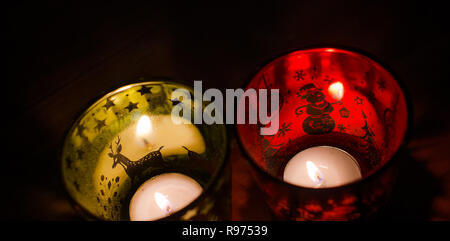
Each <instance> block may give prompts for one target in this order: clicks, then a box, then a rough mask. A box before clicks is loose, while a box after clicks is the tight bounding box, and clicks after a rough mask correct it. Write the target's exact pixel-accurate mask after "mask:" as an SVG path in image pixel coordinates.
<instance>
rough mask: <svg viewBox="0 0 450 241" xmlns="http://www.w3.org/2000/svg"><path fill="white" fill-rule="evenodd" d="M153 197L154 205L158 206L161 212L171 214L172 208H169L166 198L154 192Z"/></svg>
mask: <svg viewBox="0 0 450 241" xmlns="http://www.w3.org/2000/svg"><path fill="white" fill-rule="evenodd" d="M154 196H155V202H156V205H158V207H159V208H160V209H161V210H163V211H165V212H167V213H170V212H172V208H171V205H170V202H169V199H167V196H165V195H163V194H161V193H160V192H155V195H154Z"/></svg>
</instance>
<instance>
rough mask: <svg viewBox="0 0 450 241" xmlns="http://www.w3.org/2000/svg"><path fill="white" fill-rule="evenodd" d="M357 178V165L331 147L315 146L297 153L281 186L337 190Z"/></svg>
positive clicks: (349, 156)
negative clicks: (284, 184)
mask: <svg viewBox="0 0 450 241" xmlns="http://www.w3.org/2000/svg"><path fill="white" fill-rule="evenodd" d="M361 178H362V174H361V169H360V168H359V164H358V162H357V161H356V160H355V159H354V158H353V157H352V156H351V155H350V154H348V153H347V152H345V151H343V150H341V149H339V148H337V147H332V146H315V147H311V148H308V149H306V150H303V151H301V152H299V153H297V154H296V155H295V156H294V157H292V159H291V160H289V162H288V163H287V165H286V168H285V169H284V174H283V180H284V181H285V182H287V183H290V184H293V185H297V186H302V187H311V188H326V187H337V186H342V185H345V184H347V183H350V182H353V181H356V180H358V179H361Z"/></svg>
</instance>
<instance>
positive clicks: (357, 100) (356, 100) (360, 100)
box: [355, 96, 363, 105]
mask: <svg viewBox="0 0 450 241" xmlns="http://www.w3.org/2000/svg"><path fill="white" fill-rule="evenodd" d="M355 102H356V104H357V105H362V103H363V99H361V98H359V96H356V98H355Z"/></svg>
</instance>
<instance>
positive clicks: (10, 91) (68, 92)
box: [0, 1, 450, 220]
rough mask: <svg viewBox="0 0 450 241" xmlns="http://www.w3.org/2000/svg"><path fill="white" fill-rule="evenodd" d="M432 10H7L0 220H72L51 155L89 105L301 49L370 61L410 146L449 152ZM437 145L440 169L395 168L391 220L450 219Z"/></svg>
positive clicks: (217, 81)
mask: <svg viewBox="0 0 450 241" xmlns="http://www.w3.org/2000/svg"><path fill="white" fill-rule="evenodd" d="M161 2H162V1H161ZM440 2H441V1H405V2H395V3H391V2H390V1H386V2H373V1H289V2H285V1H283V2H281V1H280V2H263V1H251V2H245V3H243V2H233V3H232V2H228V1H225V2H220V3H215V4H214V5H209V4H205V3H201V2H197V1H187V2H186V3H177V2H170V3H160V2H151V3H145V4H143V3H125V1H120V2H112V3H111V2H108V3H106V2H104V3H90V2H89V3H81V2H79V1H77V2H75V3H62V2H60V1H36V2H31V1H17V2H16V3H13V4H10V5H9V6H8V19H7V25H8V33H7V40H8V42H7V44H6V46H5V47H6V51H7V52H8V57H7V64H8V66H7V67H8V75H7V76H8V81H6V86H5V87H4V88H5V89H4V90H6V93H7V94H6V96H3V101H2V103H3V107H4V111H3V115H2V116H3V119H4V120H5V121H6V124H4V125H3V128H4V129H5V130H6V132H5V135H2V139H3V143H4V144H2V146H3V148H5V147H6V150H7V152H6V153H8V152H9V153H10V154H9V155H6V153H5V155H4V156H3V158H2V160H1V161H0V162H2V163H1V164H0V165H1V168H2V170H3V172H2V174H1V176H2V184H3V188H2V191H1V193H2V197H1V200H2V201H1V202H2V204H1V207H2V210H1V211H0V213H1V214H0V215H1V218H2V219H35V220H43V219H44V220H61V219H63V220H66V219H78V218H79V217H78V216H77V214H75V213H74V212H73V210H72V208H71V207H70V205H69V203H68V201H67V196H66V194H65V192H64V188H63V186H62V184H61V181H60V171H59V154H60V153H59V151H60V147H61V143H62V140H63V138H64V134H65V132H66V131H67V129H68V128H69V127H70V125H71V124H72V122H73V121H74V119H75V118H76V117H77V115H78V114H80V113H81V112H82V111H83V109H84V108H86V107H87V105H88V104H89V103H90V102H91V101H92V100H93V99H95V98H96V97H99V96H101V95H102V94H104V93H106V92H107V91H109V90H112V89H113V88H115V87H118V86H121V85H124V84H126V83H130V82H133V81H134V80H135V79H136V78H138V77H142V76H145V77H152V76H165V77H170V78H173V79H175V80H185V81H193V80H203V81H204V83H203V85H204V88H208V87H215V88H219V89H222V90H223V89H225V88H233V89H235V88H239V87H242V86H243V85H244V83H245V82H246V81H247V79H248V78H249V77H250V75H251V74H252V73H254V72H255V70H256V69H257V68H258V67H260V66H261V65H262V64H264V63H266V62H267V61H268V60H270V59H273V58H274V57H276V56H278V55H280V54H282V53H285V52H287V51H290V50H294V49H299V48H305V47H309V46H317V45H329V46H344V47H349V48H352V49H357V50H361V51H364V52H367V53H369V54H370V55H372V56H375V57H377V59H379V60H381V61H382V62H383V63H384V64H386V65H388V66H389V67H390V68H391V69H392V70H393V71H394V73H395V74H396V76H398V77H399V79H400V81H402V82H403V83H404V84H405V86H406V88H407V91H408V93H409V94H410V96H411V99H412V103H413V106H412V109H411V110H412V111H413V119H414V125H413V126H412V127H411V128H412V129H413V139H412V143H413V147H412V148H419V149H420V148H421V147H424V148H429V146H427V145H429V142H424V143H423V142H421V140H429V139H433V138H434V139H433V140H437V141H436V142H437V143H439V145H440V146H442V145H444V146H447V147H448V146H450V145H449V144H450V139H449V138H448V136H449V134H448V132H449V128H448V127H449V121H448V120H449V115H450V114H449V101H448V98H449V97H448V96H449V89H448V88H447V85H446V84H447V82H448V81H449V69H450V68H449V59H450V58H449V54H450V50H449V43H450V39H449V31H448V29H449V26H448V23H447V22H446V19H447V18H448V13H447V12H448V8H446V6H445V5H443V4H441V3H440ZM427 143H428V144H427ZM431 143H435V142H431ZM447 149H448V148H440V149H438V150H437V151H435V152H433V151H431V152H430V153H432V155H434V156H433V157H434V159H433V160H435V159H440V160H441V162H440V164H437V165H434V166H433V165H431V167H430V166H429V165H427V161H428V160H427V157H428V156H427V155H426V154H425V155H422V156H420V158H417V157H412V161H411V163H406V164H405V165H406V166H407V167H406V168H405V170H406V172H404V173H405V174H403V175H404V176H405V177H404V178H403V179H402V180H404V181H403V184H402V185H404V186H405V189H402V190H404V191H403V192H400V193H399V194H397V195H400V198H403V199H402V200H403V201H401V202H399V204H398V209H397V210H398V211H396V212H397V214H396V215H394V216H395V218H412V219H430V215H433V214H432V205H433V202H432V200H433V198H434V197H436V196H444V206H443V207H441V208H443V209H444V210H442V213H444V214H447V215H448V216H445V215H444V216H443V217H441V219H448V218H449V217H450V211H449V210H448V209H449V208H448V207H445V206H446V205H445V204H449V203H450V202H449V201H448V200H449V199H450V197H449V196H450V194H449V192H448V190H450V185H448V183H449V182H450V178H449V170H450V169H449V166H450V161H449V159H450V154H449V151H448V150H447ZM411 152H412V153H413V152H414V150H411ZM425 153H428V152H425ZM430 155H431V154H430ZM436 155H437V156H438V157H435V156H436ZM412 156H414V155H412ZM430 168H431V170H430ZM433 168H435V169H437V170H436V171H433ZM436 173H438V174H436ZM445 198H447V199H445ZM404 204H406V205H404ZM448 206H450V205H448ZM446 208H447V209H446ZM389 218H392V217H389ZM438 219H439V215H438Z"/></svg>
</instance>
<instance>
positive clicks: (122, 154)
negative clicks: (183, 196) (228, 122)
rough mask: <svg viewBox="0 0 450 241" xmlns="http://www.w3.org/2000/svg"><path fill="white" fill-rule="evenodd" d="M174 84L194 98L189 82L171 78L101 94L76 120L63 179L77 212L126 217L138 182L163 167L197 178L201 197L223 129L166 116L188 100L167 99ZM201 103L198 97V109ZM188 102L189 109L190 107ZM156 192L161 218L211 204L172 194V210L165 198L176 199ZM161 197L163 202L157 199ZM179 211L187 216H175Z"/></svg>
mask: <svg viewBox="0 0 450 241" xmlns="http://www.w3.org/2000/svg"><path fill="white" fill-rule="evenodd" d="M176 89H184V90H187V91H189V92H190V94H191V96H193V90H192V88H190V87H188V86H185V85H182V84H179V83H174V82H168V81H152V82H142V83H136V84H131V85H127V86H124V87H121V88H119V89H117V90H115V91H113V92H111V93H109V94H107V95H105V96H103V97H102V98H100V99H99V100H98V101H96V102H95V103H94V104H93V105H91V106H90V107H89V108H88V109H87V110H86V111H85V112H84V113H83V114H82V115H81V116H80V117H79V118H78V119H77V120H76V121H75V123H74V124H73V126H72V127H71V129H70V130H69V132H68V134H67V136H66V139H65V143H64V146H63V151H62V177H63V182H64V184H65V186H66V189H67V192H68V193H69V195H70V196H71V197H72V199H73V200H74V203H75V204H76V206H77V207H79V208H80V209H81V210H83V213H86V214H88V216H90V217H94V218H97V219H101V220H129V218H130V211H129V210H130V202H131V200H132V198H133V195H134V194H135V193H137V191H138V188H139V187H140V186H141V185H142V184H143V183H145V182H147V181H150V182H151V181H152V180H153V179H152V178H154V179H155V177H157V176H161V175H162V174H167V173H176V174H177V175H175V176H176V177H180V175H182V176H186V179H192V180H193V181H194V182H197V183H198V184H199V186H200V187H201V188H202V190H203V192H201V194H200V196H199V197H197V199H201V198H203V199H205V192H206V191H208V190H209V189H211V188H210V187H211V186H212V185H213V184H214V183H215V182H216V181H217V179H218V176H219V174H220V170H221V168H222V167H223V164H224V161H225V157H226V153H227V151H226V149H227V137H226V128H225V126H224V125H219V124H213V125H206V124H199V125H196V124H193V123H190V122H188V123H184V124H179V125H177V124H175V123H174V122H173V121H171V111H172V108H173V106H175V105H178V104H180V103H181V104H191V103H188V102H189V101H193V100H189V99H184V100H183V99H182V98H179V99H171V95H172V92H173V91H175V90H176ZM207 104H208V103H206V102H204V103H203V104H202V109H203V108H204V107H205V106H206V105H207ZM190 106H191V113H194V111H193V110H194V105H193V104H192V105H190ZM177 118H181V117H177ZM169 176H170V175H169ZM166 179H167V178H166ZM181 181H183V180H181ZM168 182H169V183H170V182H171V180H169V181H168ZM197 191H198V190H197ZM188 192H189V190H188ZM171 193H174V191H173V190H172V191H171ZM155 194H156V193H155ZM157 194H158V195H156V196H155V197H159V199H160V200H156V204H157V205H159V206H161V205H160V204H161V203H164V205H166V206H165V207H160V208H162V209H163V212H165V211H167V213H165V214H164V213H163V215H162V216H161V215H159V216H158V217H160V218H164V217H169V218H170V217H175V216H176V217H177V218H178V219H182V220H189V219H195V214H196V213H197V212H193V211H192V210H196V209H195V207H194V206H195V205H200V204H202V205H209V206H211V202H209V201H208V202H199V201H197V202H196V201H192V200H181V203H183V201H184V202H185V203H184V204H185V205H181V206H180V205H179V203H180V200H172V201H173V202H172V203H178V204H177V205H178V206H177V208H178V210H174V209H173V208H172V206H170V205H171V202H170V198H180V197H168V196H167V195H164V194H161V193H159V192H158V193H157ZM190 196H192V195H190ZM152 197H153V196H152ZM152 197H149V198H148V199H149V200H151V199H152ZM161 198H168V200H163V202H162V201H161ZM208 200H209V199H208ZM152 202H153V201H152ZM154 204H155V203H154V202H153V204H150V205H154ZM188 209H189V210H188ZM189 211H191V212H189ZM138 212H139V210H138ZM180 212H186V213H187V214H186V215H180V214H178V215H173V214H175V213H180ZM150 215H151V214H150ZM140 216H142V215H140ZM144 216H145V215H144ZM158 219H159V218H158ZM212 219H217V217H213V218H212ZM149 220H150V219H149Z"/></svg>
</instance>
